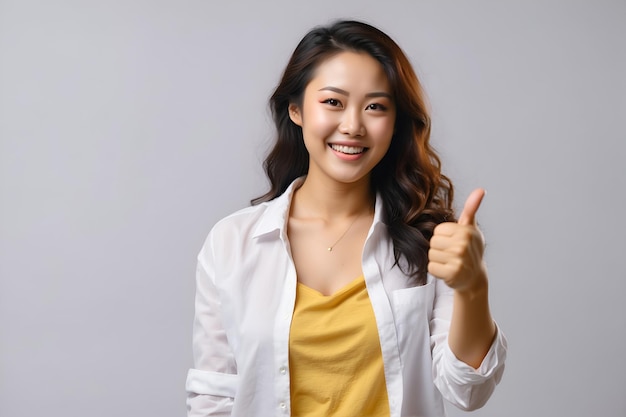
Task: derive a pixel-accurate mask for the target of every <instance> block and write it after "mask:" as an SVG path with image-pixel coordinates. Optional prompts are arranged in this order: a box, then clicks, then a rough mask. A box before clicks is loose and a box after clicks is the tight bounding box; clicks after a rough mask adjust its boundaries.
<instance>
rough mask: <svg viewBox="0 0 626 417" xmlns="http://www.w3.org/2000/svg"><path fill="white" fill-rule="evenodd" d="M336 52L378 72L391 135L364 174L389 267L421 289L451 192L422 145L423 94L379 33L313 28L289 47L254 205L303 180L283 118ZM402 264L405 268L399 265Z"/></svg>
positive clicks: (293, 131) (295, 130) (346, 26)
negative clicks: (378, 202)
mask: <svg viewBox="0 0 626 417" xmlns="http://www.w3.org/2000/svg"><path fill="white" fill-rule="evenodd" d="M343 51H353V52H365V53H367V54H369V55H371V56H372V57H373V58H374V59H376V60H377V61H378V62H380V64H381V65H382V67H383V69H384V71H385V74H386V75H387V78H388V80H389V83H390V85H391V88H392V94H393V98H394V100H395V104H396V109H397V112H396V121H395V132H394V135H393V137H392V140H391V145H390V147H389V150H388V151H387V153H386V154H385V156H384V157H383V159H382V160H381V161H380V162H379V163H378V164H377V165H376V167H374V169H373V170H372V173H371V179H370V182H371V187H372V191H373V192H375V193H378V194H379V195H380V196H381V198H382V202H383V207H384V212H383V217H382V218H383V222H384V223H385V224H386V226H387V229H388V233H389V235H390V237H391V239H392V241H393V247H394V256H395V262H396V264H397V265H399V266H401V267H403V269H404V273H406V274H407V275H409V276H410V277H411V278H412V279H414V280H415V281H416V282H417V283H418V284H423V283H425V282H426V273H427V265H428V249H429V246H430V243H429V242H430V238H431V237H432V234H433V229H434V228H435V226H436V225H437V224H439V223H442V222H444V221H452V220H454V213H453V210H452V199H453V186H452V183H451V181H450V180H449V179H448V177H446V176H445V175H443V174H442V173H441V162H440V159H439V157H438V156H437V154H436V153H435V151H434V150H433V148H432V147H431V145H430V116H429V114H428V111H427V108H426V103H425V99H424V92H423V90H422V87H421V85H420V83H419V81H418V79H417V76H416V75H415V71H414V70H413V67H412V66H411V63H410V62H409V60H408V58H407V57H406V55H405V54H404V52H403V51H402V50H401V49H400V47H399V46H398V45H397V44H396V43H395V42H394V41H393V40H392V39H391V38H390V37H389V36H388V35H386V34H385V33H383V32H382V31H380V30H379V29H377V28H375V27H373V26H370V25H368V24H366V23H363V22H357V21H347V20H341V21H338V22H335V23H334V24H332V25H330V26H320V27H316V28H314V29H313V30H311V31H310V32H309V33H307V34H306V35H305V36H304V38H303V39H302V40H301V41H300V43H299V44H298V46H297V47H296V49H295V51H294V52H293V55H292V56H291V59H290V60H289V63H288V64H287V67H286V68H285V71H284V73H283V76H282V78H281V80H280V83H279V85H278V87H276V90H275V91H274V94H273V95H272V97H271V99H270V107H271V111H272V116H273V119H274V123H275V124H276V131H277V136H276V143H275V145H274V147H273V149H272V150H271V152H270V153H269V155H268V156H267V158H266V159H265V162H264V164H263V166H264V168H265V172H266V173H267V176H268V178H269V181H270V184H271V188H270V190H269V191H268V192H267V193H266V194H264V195H262V196H261V197H258V198H256V199H254V200H252V204H259V203H261V202H264V201H269V200H272V199H274V198H276V197H278V196H279V195H281V194H282V193H283V192H284V191H285V190H286V189H287V187H288V186H289V185H290V184H291V182H292V181H293V180H295V179H296V178H298V177H300V176H303V175H306V173H307V172H308V169H309V154H308V152H307V150H306V148H305V146H304V140H303V137H302V128H301V127H300V126H298V125H296V124H295V123H293V122H292V121H291V119H290V118H289V112H288V107H289V104H290V103H296V104H297V105H299V106H301V105H302V100H303V96H304V90H305V87H306V86H307V84H308V83H309V81H311V79H312V77H313V76H314V71H315V69H316V68H317V66H318V65H320V63H322V62H323V61H324V60H326V59H328V58H329V57H331V56H333V55H336V54H338V53H340V52H343ZM402 258H404V259H405V261H406V262H400V259H402Z"/></svg>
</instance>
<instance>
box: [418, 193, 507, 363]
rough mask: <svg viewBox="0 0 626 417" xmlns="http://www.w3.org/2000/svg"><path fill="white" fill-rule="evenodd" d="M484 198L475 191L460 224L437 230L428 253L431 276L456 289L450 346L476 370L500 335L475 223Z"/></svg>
mask: <svg viewBox="0 0 626 417" xmlns="http://www.w3.org/2000/svg"><path fill="white" fill-rule="evenodd" d="M484 195H485V191H484V190H483V189H477V190H474V191H473V192H472V193H471V194H470V196H469V197H468V199H467V201H466V203H465V207H464V209H463V212H462V213H461V216H460V217H459V221H458V223H452V222H448V223H441V224H440V225H438V226H437V227H436V228H435V230H434V233H433V237H432V238H431V241H430V251H429V253H428V257H429V264H428V272H430V273H431V274H432V275H434V276H435V277H437V278H439V279H442V280H443V281H445V283H446V284H447V285H448V286H449V287H450V288H452V289H454V308H453V313H452V321H451V323H450V331H449V334H448V344H449V346H450V349H451V350H452V352H453V353H454V355H455V356H456V357H457V358H458V359H459V360H461V361H463V362H465V363H467V364H468V365H470V366H472V367H473V368H478V367H479V366H480V364H481V363H482V361H483V359H484V358H485V355H486V354H487V352H488V351H489V348H490V347H491V345H492V343H493V340H494V337H495V335H496V326H495V324H494V322H493V319H492V318H491V313H490V311H489V297H488V287H489V285H488V279H487V271H486V267H485V263H484V261H483V252H484V246H485V245H484V239H483V236H482V233H481V232H480V230H479V229H478V227H477V225H476V220H475V215H476V212H477V211H478V207H479V206H480V203H481V201H482V199H483V197H484Z"/></svg>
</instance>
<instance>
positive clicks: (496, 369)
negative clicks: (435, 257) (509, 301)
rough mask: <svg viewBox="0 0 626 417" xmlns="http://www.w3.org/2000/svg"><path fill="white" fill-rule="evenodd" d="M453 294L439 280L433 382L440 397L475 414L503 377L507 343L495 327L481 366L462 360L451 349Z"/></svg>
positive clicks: (433, 326)
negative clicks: (449, 334) (450, 331)
mask: <svg viewBox="0 0 626 417" xmlns="http://www.w3.org/2000/svg"><path fill="white" fill-rule="evenodd" d="M452 305H453V290H452V289H451V288H450V287H448V286H447V285H446V284H445V283H444V282H443V281H441V280H437V283H436V290H435V301H434V306H433V317H432V319H431V322H430V326H431V349H432V353H433V379H434V382H435V385H436V386H437V388H438V389H439V391H440V392H441V395H442V396H443V397H444V398H445V399H446V400H448V401H449V402H451V403H452V404H454V405H455V406H457V407H459V408H460V409H462V410H466V411H470V410H476V409H478V408H480V407H482V406H483V405H485V403H486V402H487V400H488V399H489V397H491V394H492V393H493V391H494V389H495V387H496V385H497V384H498V383H499V382H500V379H501V378H502V374H503V373H504V362H505V359H506V353H507V341H506V338H505V336H504V334H503V333H502V331H501V330H500V328H499V327H498V326H497V324H496V337H495V338H494V341H493V342H492V344H491V347H490V348H489V351H488V352H487V355H486V356H485V358H484V359H483V361H482V363H481V365H480V366H479V367H478V368H477V369H474V368H473V367H471V366H470V365H468V364H466V363H465V362H462V361H461V360H459V359H458V358H457V357H456V356H455V355H454V353H453V352H452V350H451V349H450V346H449V345H448V331H449V329H450V321H451V317H452Z"/></svg>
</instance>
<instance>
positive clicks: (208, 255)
mask: <svg viewBox="0 0 626 417" xmlns="http://www.w3.org/2000/svg"><path fill="white" fill-rule="evenodd" d="M212 239H213V235H212V234H209V237H208V239H207V242H206V243H205V245H204V247H203V248H202V250H201V252H200V254H199V255H198V265H197V269H196V298H195V317H194V323H193V357H194V368H192V369H190V370H189V372H188V374H187V382H186V391H187V415H188V417H201V416H202V417H208V416H211V417H213V416H220V417H225V416H230V415H231V410H232V406H233V400H234V397H235V392H236V390H237V367H236V364H235V358H234V355H233V352H232V349H231V348H230V346H229V344H228V339H227V336H226V330H225V328H224V325H223V319H222V312H221V306H220V300H219V297H218V292H217V289H216V286H215V268H214V253H213V248H214V246H213V244H212V243H211V242H212Z"/></svg>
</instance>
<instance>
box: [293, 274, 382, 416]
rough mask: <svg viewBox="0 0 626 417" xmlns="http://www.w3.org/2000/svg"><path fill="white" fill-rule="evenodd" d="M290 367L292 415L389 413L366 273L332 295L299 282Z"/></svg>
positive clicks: (370, 414) (371, 414)
mask: <svg viewBox="0 0 626 417" xmlns="http://www.w3.org/2000/svg"><path fill="white" fill-rule="evenodd" d="M289 367H290V378H291V415H292V416H293V417H320V416H335V417H343V416H359V417H369V416H371V417H379V416H380V417H382V416H389V400H388V398H387V387H386V385H385V374H384V371H383V358H382V353H381V350H380V340H379V338H378V329H377V327H376V318H375V317H374V310H373V309H372V305H371V303H370V299H369V295H368V294H367V288H366V287H365V280H364V279H363V276H361V277H359V278H357V279H355V280H354V281H352V282H351V283H350V284H348V285H346V286H345V287H344V288H342V289H341V290H339V291H337V292H336V293H335V294H333V295H331V296H324V295H322V294H321V293H319V292H318V291H315V290H313V289H312V288H309V287H307V286H305V285H303V284H300V283H298V288H297V290H296V305H295V309H294V313H293V320H292V322H291V332H290V335H289Z"/></svg>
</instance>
